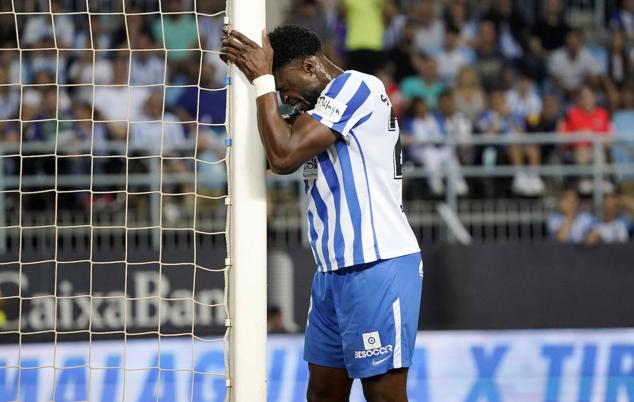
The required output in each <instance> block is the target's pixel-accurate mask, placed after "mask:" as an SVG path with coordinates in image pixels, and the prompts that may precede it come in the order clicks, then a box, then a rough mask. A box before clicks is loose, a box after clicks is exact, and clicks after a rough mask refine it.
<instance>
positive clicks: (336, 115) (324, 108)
mask: <svg viewBox="0 0 634 402" xmlns="http://www.w3.org/2000/svg"><path fill="white" fill-rule="evenodd" d="M347 107H348V106H347V105H346V104H345V103H341V102H339V101H338V100H336V99H333V98H331V97H329V96H323V95H322V96H320V97H319V99H317V104H315V113H317V114H318V115H320V116H322V117H323V118H324V119H325V120H328V121H330V122H333V123H338V122H339V121H340V120H341V118H342V117H343V114H344V113H345V111H346V108H347Z"/></svg>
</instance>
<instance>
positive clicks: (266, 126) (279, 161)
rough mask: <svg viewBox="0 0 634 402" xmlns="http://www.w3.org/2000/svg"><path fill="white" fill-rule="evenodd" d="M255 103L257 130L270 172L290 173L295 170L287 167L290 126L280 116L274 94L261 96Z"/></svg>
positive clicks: (289, 147) (289, 153)
mask: <svg viewBox="0 0 634 402" xmlns="http://www.w3.org/2000/svg"><path fill="white" fill-rule="evenodd" d="M256 102H257V108H258V130H259V132H260V138H261V139H262V144H263V145H264V150H265V152H266V158H267V159H268V161H269V164H270V166H271V170H273V172H275V173H278V174H284V173H290V172H292V171H293V170H294V168H295V167H294V166H290V165H289V156H290V155H291V153H292V149H291V146H290V138H291V126H290V125H289V124H288V122H286V121H285V120H284V119H283V118H282V116H281V115H280V112H279V108H278V105H277V98H276V96H275V93H269V94H266V95H262V96H260V97H258V98H257V101H256Z"/></svg>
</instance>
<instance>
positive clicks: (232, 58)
mask: <svg viewBox="0 0 634 402" xmlns="http://www.w3.org/2000/svg"><path fill="white" fill-rule="evenodd" d="M220 52H221V54H220V58H221V59H222V60H223V61H224V62H225V63H228V62H232V63H233V64H235V65H236V67H238V68H239V69H240V71H242V73H244V75H245V76H246V77H247V79H248V80H249V81H250V82H253V80H254V79H256V78H258V77H259V76H262V75H266V74H272V72H273V47H271V42H269V38H268V36H267V35H266V32H264V31H263V32H262V46H260V45H258V44H257V43H255V42H253V41H252V40H251V39H249V38H248V37H246V36H245V35H244V34H242V33H241V32H238V31H236V30H235V29H234V30H231V31H230V32H227V33H226V34H225V36H224V37H223V39H222V48H221V49H220Z"/></svg>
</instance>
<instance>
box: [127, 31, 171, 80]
mask: <svg viewBox="0 0 634 402" xmlns="http://www.w3.org/2000/svg"><path fill="white" fill-rule="evenodd" d="M133 45H134V46H133V49H135V50H132V64H131V67H130V83H131V84H132V85H163V83H164V82H165V57H164V55H162V57H159V56H158V54H157V52H153V51H148V50H149V49H152V48H153V47H154V44H153V43H152V39H150V37H149V35H148V34H146V33H145V32H142V33H140V34H139V35H138V36H137V37H135V38H133ZM161 53H163V52H161Z"/></svg>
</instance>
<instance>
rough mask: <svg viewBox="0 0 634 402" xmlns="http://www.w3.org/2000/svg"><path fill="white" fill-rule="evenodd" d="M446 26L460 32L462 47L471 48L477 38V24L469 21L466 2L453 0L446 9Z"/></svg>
mask: <svg viewBox="0 0 634 402" xmlns="http://www.w3.org/2000/svg"><path fill="white" fill-rule="evenodd" d="M445 26H447V27H454V28H456V29H458V31H459V32H460V45H461V46H464V47H469V48H471V47H472V46H473V43H474V40H475V36H476V31H477V29H476V24H475V23H474V22H473V21H470V20H469V15H468V10H467V4H466V3H465V1H464V0H452V1H451V2H450V3H449V4H447V6H446V8H445Z"/></svg>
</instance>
